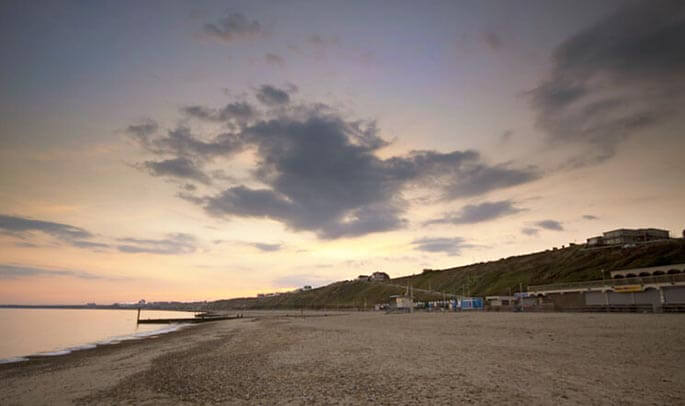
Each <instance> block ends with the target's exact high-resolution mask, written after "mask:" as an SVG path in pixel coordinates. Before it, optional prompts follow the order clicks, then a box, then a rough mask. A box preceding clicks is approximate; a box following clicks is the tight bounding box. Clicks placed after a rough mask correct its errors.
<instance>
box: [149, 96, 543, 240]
mask: <svg viewBox="0 0 685 406" xmlns="http://www.w3.org/2000/svg"><path fill="white" fill-rule="evenodd" d="M274 89H275V90H274ZM295 89H296V88H295V87H294V86H291V87H290V88H289V89H288V90H287V91H286V90H280V89H276V88H273V87H272V86H267V85H265V86H262V87H261V88H260V89H259V90H258V93H257V96H258V97H260V95H261V97H262V98H264V97H271V98H272V99H274V98H275V99H277V98H278V96H275V95H276V94H278V91H280V92H283V93H284V94H286V95H287V94H288V93H289V92H292V91H295ZM267 94H269V96H266V95H267ZM285 100H286V99H285V97H283V98H282V99H281V102H282V103H276V102H274V101H272V102H268V103H265V105H266V110H265V111H263V112H261V113H260V115H259V116H256V117H254V118H253V119H251V120H248V121H246V122H245V123H243V124H242V125H241V126H239V127H238V128H236V129H234V132H229V133H222V134H220V135H218V136H211V137H201V136H199V135H198V134H196V133H193V132H191V130H190V129H189V128H185V127H181V128H177V129H175V130H172V131H169V132H168V133H167V134H165V135H156V136H155V137H154V138H151V139H149V140H148V144H147V145H148V146H152V148H149V147H148V148H147V149H148V151H150V152H152V153H154V154H156V155H159V156H163V157H165V158H166V160H168V161H171V162H173V163H174V164H175V165H167V166H170V167H167V166H165V167H164V168H163V169H164V170H161V169H162V168H160V167H159V165H156V166H155V167H153V170H154V171H155V172H154V174H157V175H166V176H175V177H183V178H186V179H194V180H197V181H203V179H204V177H203V176H202V175H200V172H199V171H202V173H205V174H206V171H205V170H204V165H205V163H207V162H208V161H210V160H214V159H219V158H221V159H223V160H224V161H222V162H223V163H225V164H227V165H230V163H231V162H230V161H231V159H232V157H233V155H234V154H235V153H237V152H240V151H244V150H249V151H250V152H252V153H253V154H254V156H255V157H256V162H255V164H254V167H253V169H252V171H251V172H250V176H251V179H249V180H248V179H246V180H238V179H233V178H228V177H223V176H222V179H221V180H219V179H218V178H217V177H216V176H214V175H213V174H214V173H216V172H215V171H216V170H217V169H216V165H214V168H213V169H212V171H210V172H209V173H210V174H212V176H214V177H215V178H216V179H217V181H221V182H224V183H229V184H230V186H228V187H226V188H225V189H224V190H223V191H220V192H218V193H216V194H213V195H209V196H197V195H194V194H192V193H189V192H192V191H187V190H186V191H184V192H182V193H179V197H181V198H183V199H185V200H187V201H189V202H192V203H195V204H198V205H202V206H203V207H204V208H205V210H206V212H207V213H209V214H210V215H212V216H216V217H224V216H228V217H230V216H239V217H256V218H268V219H272V220H276V221H279V222H282V223H283V224H285V225H286V226H287V227H288V228H289V229H291V230H297V231H313V232H314V233H316V234H317V235H318V236H319V237H321V238H340V237H351V236H359V235H364V234H368V233H371V232H379V231H389V230H394V229H398V228H402V227H405V226H406V224H407V221H406V219H404V218H403V217H402V215H403V214H404V212H405V211H406V209H407V207H408V202H407V201H406V200H405V199H404V197H403V192H404V191H405V190H407V189H410V188H423V189H429V190H430V193H433V194H435V195H436V196H439V197H440V198H442V199H444V200H452V199H458V198H464V197H472V196H478V195H482V194H484V193H487V192H489V191H492V190H496V189H502V188H507V187H511V186H515V185H519V184H522V183H526V182H530V181H532V180H535V179H537V178H539V177H540V173H539V171H538V170H537V169H536V168H534V167H524V168H520V167H515V166H514V165H513V164H511V163H504V164H499V165H490V164H488V163H486V162H485V161H484V160H483V159H482V158H481V156H480V154H479V153H478V152H476V151H452V152H447V153H442V152H436V151H413V152H411V153H409V154H406V155H402V156H394V157H390V158H387V159H381V158H379V157H378V156H377V154H376V153H377V152H378V150H380V149H381V148H383V147H385V146H387V145H388V144H389V143H388V142H387V141H386V140H384V139H383V138H382V137H380V135H379V129H378V128H377V126H376V124H375V122H373V121H362V120H356V121H354V120H349V119H346V118H344V117H343V115H342V114H340V113H338V112H337V111H336V110H335V109H332V108H330V107H328V106H325V105H321V104H304V105H294V104H292V103H285ZM201 111H206V112H212V111H213V110H212V109H208V108H201V109H197V111H195V113H193V114H195V115H196V116H198V117H200V116H201V117H204V115H203V114H204V113H198V112H201ZM185 113H186V114H188V111H187V110H186V111H185ZM207 114H208V115H210V116H211V114H214V113H207ZM181 159H184V160H183V161H182V160H181ZM162 162H165V161H162ZM171 162H169V163H171ZM156 163H157V164H159V162H156ZM181 163H182V164H183V165H182V166H181V168H179V166H180V165H178V164H181ZM191 163H192V165H191ZM151 165H152V164H148V165H147V166H151ZM181 169H183V170H181ZM206 176H207V178H209V176H210V175H206ZM204 181H206V179H204ZM248 181H250V183H252V184H253V185H260V186H249V187H248V186H246V185H245V183H246V182H248Z"/></svg>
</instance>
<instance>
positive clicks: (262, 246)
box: [250, 242, 283, 252]
mask: <svg viewBox="0 0 685 406" xmlns="http://www.w3.org/2000/svg"><path fill="white" fill-rule="evenodd" d="M250 245H252V246H253V247H255V248H257V249H258V250H260V251H264V252H273V251H279V250H280V249H281V248H283V244H267V243H263V242H254V243H251V244H250Z"/></svg>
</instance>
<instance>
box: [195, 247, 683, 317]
mask: <svg viewBox="0 0 685 406" xmlns="http://www.w3.org/2000/svg"><path fill="white" fill-rule="evenodd" d="M683 262H685V241H684V240H683V239H674V240H670V241H667V242H659V243H652V244H643V245H638V246H636V247H632V248H621V247H615V248H602V249H585V248H584V246H571V247H568V248H563V249H557V250H547V251H543V252H536V253H533V254H528V255H520V256H514V257H509V258H503V259H500V260H498V261H490V262H482V263H478V264H472V265H467V266H461V267H456V268H449V269H442V270H426V271H423V272H422V273H421V274H417V275H411V276H405V277H401V278H395V279H392V280H390V281H389V282H387V283H384V282H362V281H348V282H336V283H333V284H331V285H328V286H324V287H321V288H317V289H312V290H310V291H307V292H298V293H288V294H283V295H280V296H274V297H266V298H259V299H257V298H240V299H229V300H220V301H216V302H213V303H210V304H208V308H210V309H274V308H281V309H298V308H302V307H305V308H330V309H335V308H340V309H345V308H364V306H366V307H367V308H371V307H373V305H374V304H376V303H387V302H388V298H389V296H390V295H396V294H401V293H404V291H405V289H404V288H403V286H407V285H412V286H413V287H414V288H417V289H426V290H432V291H435V292H447V293H453V294H462V292H463V293H466V294H469V293H470V294H471V295H473V296H486V295H508V294H509V293H510V292H516V291H518V289H519V284H522V285H523V289H524V290H525V289H526V287H527V286H528V285H540V284H547V283H557V282H576V281H586V280H596V279H601V278H602V272H601V270H602V269H604V270H605V271H606V277H607V278H608V277H609V274H608V272H609V271H612V270H617V269H624V268H639V267H647V266H657V265H668V264H676V263H683ZM386 271H387V272H388V273H390V274H391V275H392V270H391V269H388V270H386ZM415 296H416V297H417V298H418V299H419V300H422V299H429V298H438V297H440V296H439V295H436V294H429V293H425V292H417V293H416V294H415Z"/></svg>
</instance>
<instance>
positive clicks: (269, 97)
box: [256, 85, 290, 107]
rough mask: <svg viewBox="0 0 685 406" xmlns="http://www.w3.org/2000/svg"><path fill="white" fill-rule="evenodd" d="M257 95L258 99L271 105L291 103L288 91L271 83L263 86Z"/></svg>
mask: <svg viewBox="0 0 685 406" xmlns="http://www.w3.org/2000/svg"><path fill="white" fill-rule="evenodd" d="M256 96H257V100H259V101H260V102H262V103H263V104H265V105H267V106H270V107H272V106H279V105H284V104H288V103H290V95H289V94H288V92H286V91H285V90H282V89H279V88H276V87H273V86H270V85H263V86H261V87H260V88H259V91H258V92H257V95H256Z"/></svg>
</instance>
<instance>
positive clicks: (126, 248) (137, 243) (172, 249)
mask: <svg viewBox="0 0 685 406" xmlns="http://www.w3.org/2000/svg"><path fill="white" fill-rule="evenodd" d="M166 237H167V238H164V239H161V240H144V239H137V238H121V239H119V240H117V241H119V243H120V244H119V245H117V249H118V250H119V251H121V252H125V253H129V254H139V253H147V254H162V255H178V254H190V253H193V252H195V250H196V240H195V237H194V236H192V235H190V234H184V233H174V234H168V235H167V236H166Z"/></svg>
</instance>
